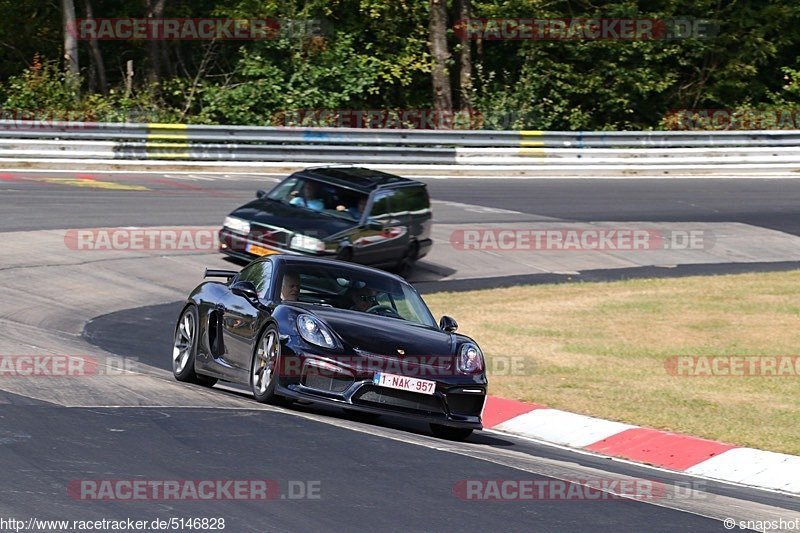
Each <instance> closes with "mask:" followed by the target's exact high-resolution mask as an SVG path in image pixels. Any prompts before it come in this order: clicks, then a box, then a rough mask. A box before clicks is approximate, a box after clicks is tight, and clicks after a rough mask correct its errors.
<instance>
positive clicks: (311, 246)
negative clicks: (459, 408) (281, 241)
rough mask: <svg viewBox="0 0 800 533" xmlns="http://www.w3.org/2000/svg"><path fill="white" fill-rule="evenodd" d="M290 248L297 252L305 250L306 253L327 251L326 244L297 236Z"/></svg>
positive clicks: (303, 236) (293, 238)
mask: <svg viewBox="0 0 800 533" xmlns="http://www.w3.org/2000/svg"><path fill="white" fill-rule="evenodd" d="M289 246H290V247H291V248H294V249H295V250H304V251H306V252H322V251H323V250H325V243H324V242H322V241H321V240H319V239H317V238H316V237H309V236H308V235H295V236H294V237H292V243H291V244H290V245H289Z"/></svg>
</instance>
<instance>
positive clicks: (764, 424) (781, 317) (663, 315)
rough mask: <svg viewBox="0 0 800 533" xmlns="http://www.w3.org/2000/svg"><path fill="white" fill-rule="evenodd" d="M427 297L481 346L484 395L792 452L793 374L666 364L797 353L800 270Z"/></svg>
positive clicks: (795, 434)
mask: <svg viewBox="0 0 800 533" xmlns="http://www.w3.org/2000/svg"><path fill="white" fill-rule="evenodd" d="M425 299H426V301H427V302H428V303H429V305H430V307H431V309H432V310H433V311H434V313H435V314H436V315H437V316H440V315H442V314H448V315H452V316H454V317H456V319H457V320H458V322H459V326H460V327H459V331H460V332H463V333H465V334H467V335H470V336H471V337H473V338H474V339H475V340H476V341H478V343H479V344H480V345H481V347H482V348H483V351H484V352H485V354H486V357H487V366H488V368H489V372H490V378H489V379H490V393H491V394H494V395H497V396H502V397H505V398H513V399H518V400H526V401H531V402H535V403H540V404H544V405H547V406H549V407H553V408H557V409H564V410H566V411H572V412H576V413H582V414H586V415H591V416H597V417H600V418H606V419H610V420H618V421H622V422H627V423H631V424H636V425H642V426H647V427H653V428H660V429H664V430H668V431H675V432H679V433H688V434H691V435H696V436H700V437H706V438H710V439H717V440H721V441H725V442H729V443H733V444H738V445H742V446H750V447H754V448H760V449H766V450H772V451H777V452H783V453H790V454H795V455H800V372H796V373H790V372H789V371H787V369H786V367H783V369H782V370H781V372H780V374H781V375H779V376H774V375H762V376H743V377H742V376H737V377H734V376H721V375H714V376H709V375H707V374H706V375H700V376H693V377H691V376H687V375H686V373H684V372H683V371H680V372H677V371H676V370H675V369H674V367H672V368H673V369H672V370H670V368H671V367H670V364H669V361H670V358H673V361H674V357H675V356H699V357H720V358H728V357H730V356H794V355H800V271H792V272H779V273H766V274H764V273H759V274H739V275H729V276H711V277H688V278H674V279H646V280H630V281H621V282H611V283H583V284H560V285H533V286H524V287H513V288H507V289H492V290H483V291H472V292H463V293H437V294H432V295H428V296H426V298H425ZM684 361H685V360H684ZM721 361H723V363H724V361H726V360H725V359H722V360H721ZM798 366H800V364H798V365H796V366H795V367H794V368H795V369H797V370H798V371H800V368H798ZM692 368H693V369H695V370H703V369H702V368H700V367H692ZM720 368H724V365H723V366H722V367H720ZM684 369H685V368H684ZM712 373H713V370H712Z"/></svg>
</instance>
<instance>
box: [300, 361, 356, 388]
mask: <svg viewBox="0 0 800 533" xmlns="http://www.w3.org/2000/svg"><path fill="white" fill-rule="evenodd" d="M352 384H353V376H349V375H347V374H339V373H334V372H331V371H330V370H324V369H319V368H317V367H315V366H312V365H309V366H308V367H307V369H306V371H305V373H304V374H303V385H305V386H306V387H309V388H312V389H317V390H322V391H328V392H344V391H346V390H347V388H348V387H349V386H350V385H352Z"/></svg>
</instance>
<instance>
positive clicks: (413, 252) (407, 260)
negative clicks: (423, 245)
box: [396, 241, 419, 278]
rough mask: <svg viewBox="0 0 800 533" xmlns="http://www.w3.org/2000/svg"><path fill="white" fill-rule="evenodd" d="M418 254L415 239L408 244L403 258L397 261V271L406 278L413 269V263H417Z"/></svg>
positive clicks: (417, 245)
mask: <svg viewBox="0 0 800 533" xmlns="http://www.w3.org/2000/svg"><path fill="white" fill-rule="evenodd" d="M418 255H419V244H417V243H416V241H414V242H412V243H411V244H409V245H408V248H407V249H406V252H405V254H404V255H403V258H402V259H400V261H399V262H398V263H397V269H396V270H397V273H398V274H399V275H401V276H403V277H404V278H407V277H408V276H409V275H410V274H411V271H412V270H414V265H415V264H417V256H418Z"/></svg>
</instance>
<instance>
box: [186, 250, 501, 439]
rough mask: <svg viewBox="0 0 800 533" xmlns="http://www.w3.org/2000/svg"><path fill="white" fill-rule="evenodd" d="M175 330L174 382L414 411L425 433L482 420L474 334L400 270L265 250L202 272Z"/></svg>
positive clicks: (481, 373)
mask: <svg viewBox="0 0 800 533" xmlns="http://www.w3.org/2000/svg"><path fill="white" fill-rule="evenodd" d="M206 277H212V278H223V279H224V281H214V280H211V281H204V282H203V283H201V284H200V285H199V286H198V287H197V288H196V289H195V290H194V291H192V293H191V295H190V296H189V298H188V300H187V303H186V306H185V307H184V308H183V310H182V311H181V314H180V318H179V319H178V323H177V325H176V328H175V344H174V349H173V355H172V359H173V371H174V374H175V377H176V379H178V380H179V381H188V382H194V383H201V384H204V385H208V386H211V385H213V384H214V383H216V381H217V380H224V381H230V382H234V383H240V384H245V385H248V386H249V387H250V388H251V389H252V392H253V395H254V396H255V398H256V400H258V401H260V402H290V401H292V400H312V401H314V402H323V403H327V404H330V405H336V406H340V407H343V408H345V409H346V410H348V411H355V412H359V413H368V414H372V415H377V414H393V415H401V416H407V417H413V418H418V419H424V420H426V421H428V422H429V423H430V425H431V429H432V431H433V432H434V434H436V435H438V436H441V437H445V438H451V439H464V438H466V437H467V436H469V435H470V434H471V433H472V430H473V429H481V428H482V425H481V415H482V412H483V406H484V402H485V399H486V387H487V379H486V372H485V364H484V359H483V354H482V353H481V350H480V348H479V347H478V345H477V343H476V342H475V341H474V340H472V339H470V338H469V337H466V336H464V335H461V334H456V333H455V331H456V328H457V324H456V322H455V320H453V319H452V318H450V317H447V316H445V317H442V319H441V321H440V322H439V324H438V325H437V324H436V321H435V320H434V318H433V316H432V315H431V312H430V310H429V309H428V307H427V306H426V305H425V302H424V301H423V300H422V298H421V297H420V296H419V294H418V293H417V291H416V290H415V289H414V288H413V287H412V286H411V285H409V284H408V283H407V282H406V281H404V280H403V279H402V278H401V277H399V276H395V275H393V274H388V273H386V272H383V271H380V270H376V269H374V268H370V267H364V266H360V265H355V264H353V263H346V262H343V261H337V260H332V259H320V258H311V257H302V256H291V255H283V254H281V255H273V256H269V257H264V258H260V259H257V260H256V261H254V262H252V263H250V264H249V265H248V266H246V267H245V268H244V269H242V271H241V272H234V271H228V270H207V271H206Z"/></svg>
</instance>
